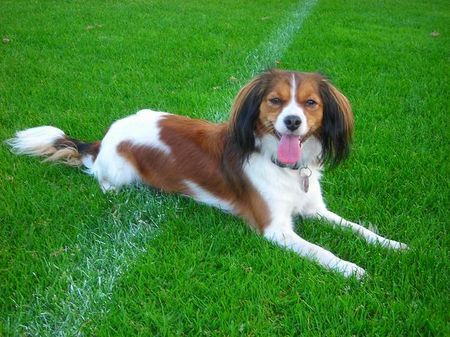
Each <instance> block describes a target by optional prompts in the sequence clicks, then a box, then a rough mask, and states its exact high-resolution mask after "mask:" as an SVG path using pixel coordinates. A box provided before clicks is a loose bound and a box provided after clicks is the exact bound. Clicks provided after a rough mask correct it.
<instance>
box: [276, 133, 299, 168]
mask: <svg viewBox="0 0 450 337" xmlns="http://www.w3.org/2000/svg"><path fill="white" fill-rule="evenodd" d="M274 131H275V132H274V133H275V137H277V138H278V148H277V162H279V163H281V164H284V165H292V164H295V163H297V162H299V161H300V159H301V156H302V142H303V139H304V137H300V136H298V135H293V134H281V133H279V132H278V131H276V130H274Z"/></svg>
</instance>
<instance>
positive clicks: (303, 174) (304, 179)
mask: <svg viewBox="0 0 450 337" xmlns="http://www.w3.org/2000/svg"><path fill="white" fill-rule="evenodd" d="M311 174H312V171H311V169H310V168H309V167H308V166H305V167H301V168H300V184H301V187H302V189H303V191H305V193H308V191H309V177H311Z"/></svg>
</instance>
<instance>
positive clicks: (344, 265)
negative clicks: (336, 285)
mask: <svg viewBox="0 0 450 337" xmlns="http://www.w3.org/2000/svg"><path fill="white" fill-rule="evenodd" d="M333 269H334V270H336V271H339V272H340V273H342V275H344V276H345V277H351V276H355V277H356V278H357V279H358V280H360V279H362V278H363V277H364V275H365V274H366V271H365V270H364V269H362V268H361V267H359V266H357V265H356V264H354V263H351V262H347V261H343V260H340V261H338V262H337V263H336V264H335V265H334V266H333Z"/></svg>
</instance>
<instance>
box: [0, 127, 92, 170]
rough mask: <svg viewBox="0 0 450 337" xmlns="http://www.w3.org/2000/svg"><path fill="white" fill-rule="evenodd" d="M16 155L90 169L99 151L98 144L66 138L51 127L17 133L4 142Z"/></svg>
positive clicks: (60, 131) (58, 130)
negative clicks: (35, 157) (37, 157)
mask: <svg viewBox="0 0 450 337" xmlns="http://www.w3.org/2000/svg"><path fill="white" fill-rule="evenodd" d="M6 143H7V144H8V145H9V146H10V147H11V151H12V152H14V153H16V154H25V155H29V156H39V157H44V158H45V159H44V161H52V162H62V163H64V164H67V165H71V166H82V165H84V166H86V167H87V168H91V167H92V164H93V162H94V161H95V159H96V158H97V155H98V152H99V150H100V142H94V143H85V142H82V141H79V140H76V139H73V138H70V137H68V136H66V134H65V133H64V131H62V130H60V129H58V128H55V127H53V126H38V127H35V128H31V129H26V130H23V131H18V132H17V133H16V135H15V137H14V138H11V139H9V140H7V141H6Z"/></svg>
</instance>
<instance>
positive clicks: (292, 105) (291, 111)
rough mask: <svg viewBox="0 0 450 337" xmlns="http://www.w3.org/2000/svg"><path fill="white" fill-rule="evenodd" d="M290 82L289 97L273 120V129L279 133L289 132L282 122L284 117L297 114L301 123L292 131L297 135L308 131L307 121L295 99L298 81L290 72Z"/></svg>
mask: <svg viewBox="0 0 450 337" xmlns="http://www.w3.org/2000/svg"><path fill="white" fill-rule="evenodd" d="M290 84H291V97H290V99H289V103H288V105H286V106H285V107H284V108H283V110H282V111H281V113H280V114H279V115H278V117H277V120H276V122H275V129H276V130H277V131H278V132H279V133H280V134H287V133H289V134H291V132H290V131H289V130H288V129H287V127H286V124H285V123H284V119H285V118H286V117H287V116H298V117H300V120H301V122H302V123H301V124H300V127H299V128H298V129H297V130H296V131H295V132H294V134H295V135H298V136H303V135H305V134H306V132H307V131H308V121H307V120H306V116H305V114H304V112H303V109H302V108H301V106H300V105H299V104H298V102H297V100H296V96H297V95H296V94H297V90H298V83H297V81H296V80H295V75H294V74H292V79H291V83H290Z"/></svg>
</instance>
